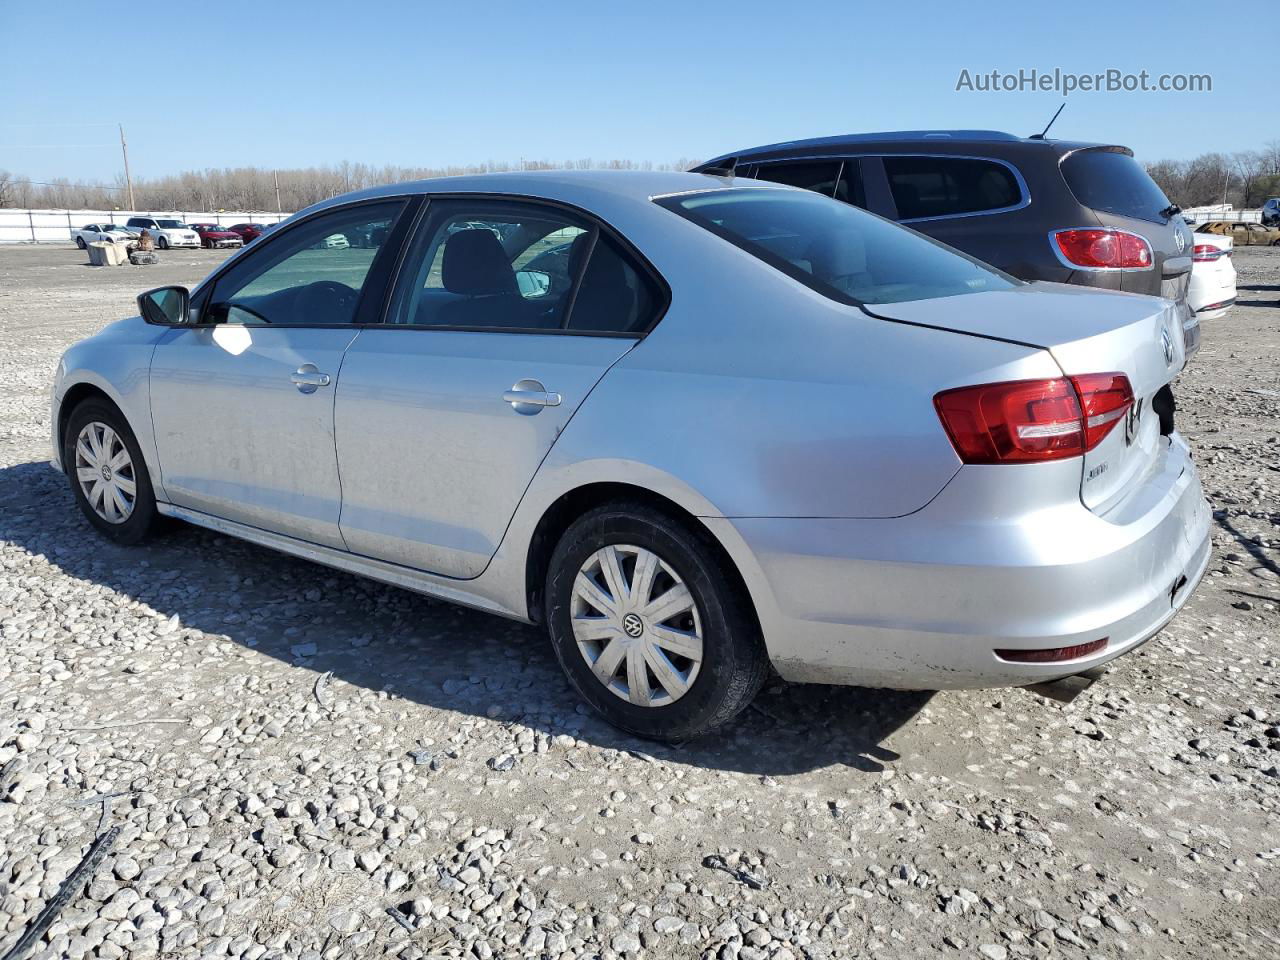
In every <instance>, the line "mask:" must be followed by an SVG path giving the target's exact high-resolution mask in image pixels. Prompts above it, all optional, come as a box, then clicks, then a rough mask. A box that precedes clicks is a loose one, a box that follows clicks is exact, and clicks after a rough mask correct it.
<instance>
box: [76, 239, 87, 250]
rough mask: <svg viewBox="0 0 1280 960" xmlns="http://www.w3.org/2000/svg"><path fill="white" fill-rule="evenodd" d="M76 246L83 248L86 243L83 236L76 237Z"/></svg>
mask: <svg viewBox="0 0 1280 960" xmlns="http://www.w3.org/2000/svg"><path fill="white" fill-rule="evenodd" d="M76 246H77V247H79V248H80V249H81V250H83V249H84V248H85V247H87V246H88V244H87V243H85V242H84V237H76Z"/></svg>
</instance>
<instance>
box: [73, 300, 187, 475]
mask: <svg viewBox="0 0 1280 960" xmlns="http://www.w3.org/2000/svg"><path fill="white" fill-rule="evenodd" d="M163 333H164V328H162V327H152V326H149V325H147V324H146V322H145V321H143V320H142V318H141V317H133V318H130V319H129V320H121V321H118V322H116V323H113V324H111V325H110V326H108V327H107V328H106V329H104V330H103V331H102V332H101V333H99V334H97V335H95V336H93V337H90V338H88V339H86V340H82V341H80V342H79V343H77V344H74V345H73V346H72V347H70V348H69V349H68V350H67V352H66V353H65V354H63V357H62V363H61V364H60V370H61V375H60V376H59V377H58V378H57V380H56V382H55V383H54V388H53V399H52V403H51V410H50V424H49V429H50V437H51V440H52V443H53V448H54V459H55V461H56V465H58V466H61V449H60V440H61V438H60V437H59V436H58V431H59V425H60V423H61V421H62V417H63V414H64V412H65V413H67V414H69V413H70V412H71V411H70V410H65V411H64V409H63V407H64V404H65V403H66V401H67V399H68V398H69V397H70V398H71V399H72V400H73V401H74V400H75V399H76V398H77V397H78V396H79V395H80V394H82V393H83V392H84V390H85V388H91V389H92V390H94V391H97V392H100V393H102V394H103V395H105V396H106V397H107V399H109V400H110V401H111V402H112V403H113V404H115V405H116V407H118V408H119V409H120V412H121V413H122V414H123V415H124V418H125V420H126V422H127V423H128V424H129V428H130V429H131V430H132V431H133V435H134V436H135V437H136V438H137V440H138V446H139V448H141V450H142V456H143V460H144V461H145V462H146V466H147V472H148V474H149V475H150V477H151V483H152V486H153V487H154V489H155V494H156V499H158V500H167V499H168V498H167V496H166V494H165V493H164V486H163V483H162V479H161V472H160V458H159V454H158V452H157V450H156V444H155V432H154V430H153V428H152V423H151V391H150V373H151V358H152V355H153V354H154V353H155V346H156V339H157V338H158V337H159V336H160V335H161V334H163Z"/></svg>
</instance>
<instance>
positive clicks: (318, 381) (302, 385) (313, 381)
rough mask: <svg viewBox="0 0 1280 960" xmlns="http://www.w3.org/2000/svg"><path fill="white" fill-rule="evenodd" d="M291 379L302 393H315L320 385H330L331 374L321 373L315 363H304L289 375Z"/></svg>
mask: <svg viewBox="0 0 1280 960" xmlns="http://www.w3.org/2000/svg"><path fill="white" fill-rule="evenodd" d="M289 379H290V380H292V381H293V382H294V385H295V386H296V387H297V388H298V390H299V391H300V392H302V393H315V392H316V390H317V389H319V388H320V387H327V386H328V385H329V375H328V374H327V373H321V372H320V371H319V369H318V368H317V367H316V365H315V364H314V363H304V364H303V365H302V366H300V367H299V368H298V369H297V370H295V371H294V372H293V373H291V374H290V375H289Z"/></svg>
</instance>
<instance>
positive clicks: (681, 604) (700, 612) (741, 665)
mask: <svg viewBox="0 0 1280 960" xmlns="http://www.w3.org/2000/svg"><path fill="white" fill-rule="evenodd" d="M546 621H547V625H548V630H549V632H550V635H551V642H552V646H553V647H554V649H555V653H556V658H557V659H558V660H559V661H560V666H561V667H562V668H563V669H564V672H565V674H566V675H567V676H568V678H569V681H570V682H571V683H572V684H573V686H574V688H575V689H576V690H577V691H578V693H579V694H580V695H581V696H582V698H583V699H584V700H586V701H587V703H588V704H590V705H591V707H593V708H594V709H595V710H596V711H597V712H598V713H599V714H601V715H602V716H603V717H604V718H605V719H606V720H608V721H609V722H610V723H612V724H614V725H615V726H617V727H621V728H622V729H624V730H627V731H629V732H631V733H635V734H638V735H639V736H642V737H648V738H650V739H654V740H665V741H670V742H679V741H683V740H689V739H691V738H693V737H698V736H702V735H704V734H707V733H710V732H712V731H714V730H716V729H717V728H719V727H721V726H723V725H724V724H726V723H728V722H729V721H730V720H731V719H733V717H734V716H735V715H737V714H738V713H739V712H740V711H741V710H742V709H743V708H745V707H746V706H747V704H748V703H750V702H751V699H752V697H754V696H755V694H756V692H757V691H758V690H759V689H760V685H761V684H762V683H763V682H764V679H765V676H766V674H767V671H768V659H767V657H766V655H765V651H764V644H763V642H762V640H761V637H760V633H759V629H758V627H757V626H756V623H755V620H754V617H752V616H751V614H750V610H749V607H748V600H747V598H746V597H745V596H744V591H743V589H742V588H741V587H740V586H739V585H738V580H737V576H736V574H735V573H734V571H732V570H731V569H728V563H727V561H726V560H725V559H724V558H723V557H722V556H721V554H720V553H719V551H718V550H717V549H716V548H715V546H714V545H713V543H712V542H711V541H710V538H709V535H707V534H705V533H702V532H698V531H692V530H690V529H689V528H688V527H687V526H686V525H685V524H684V523H682V522H681V521H680V520H678V519H676V518H675V517H673V516H671V515H669V514H666V513H663V512H662V511H659V510H655V509H653V508H652V507H649V506H647V505H644V504H640V503H622V504H612V505H606V506H603V507H598V508H596V509H594V510H591V511H590V512H588V513H586V514H584V515H583V516H582V517H580V518H579V519H578V520H576V521H575V522H574V523H573V524H572V525H571V526H570V527H569V529H568V530H566V531H565V533H564V535H563V536H562V537H561V538H560V542H559V544H557V546H556V548H555V551H554V553H553V554H552V558H551V563H550V566H549V569H548V572H547V589H546Z"/></svg>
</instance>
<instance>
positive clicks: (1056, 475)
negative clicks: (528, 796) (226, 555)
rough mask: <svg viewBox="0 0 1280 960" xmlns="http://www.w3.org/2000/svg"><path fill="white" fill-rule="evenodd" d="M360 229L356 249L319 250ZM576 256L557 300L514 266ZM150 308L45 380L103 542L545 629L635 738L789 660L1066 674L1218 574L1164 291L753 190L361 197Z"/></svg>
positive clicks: (1097, 658) (58, 449) (683, 177)
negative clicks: (225, 550)
mask: <svg viewBox="0 0 1280 960" xmlns="http://www.w3.org/2000/svg"><path fill="white" fill-rule="evenodd" d="M428 200H429V201H430V202H429V203H428V202H427V201H428ZM460 223H466V224H469V226H467V227H465V228H464V229H461V230H457V229H454V228H455V227H456V226H457V225H458V224H460ZM366 231H368V232H369V233H370V234H371V235H377V236H380V237H382V238H383V239H382V242H381V243H380V245H379V246H378V247H377V249H375V250H373V251H372V253H371V251H369V250H365V249H359V248H345V249H344V248H341V247H339V248H332V249H328V250H325V251H324V253H323V255H317V251H316V247H317V245H319V244H321V243H323V241H324V240H325V239H326V238H328V237H332V236H339V235H340V236H346V235H347V234H348V233H363V232H366ZM499 235H501V237H502V238H503V239H501V240H500V239H499ZM565 240H568V241H569V250H568V251H567V256H568V258H569V263H568V271H567V277H568V278H570V282H568V283H566V284H564V285H562V286H560V287H558V288H556V287H552V288H551V289H548V288H547V287H546V286H543V285H539V284H527V285H522V284H521V282H520V280H519V278H518V274H519V273H520V272H521V271H522V270H526V269H527V268H528V265H529V264H530V263H531V262H532V261H533V260H534V259H535V258H536V257H537V256H539V255H543V256H546V255H547V254H549V253H550V250H551V249H552V248H553V247H558V246H559V245H560V244H562V243H563V242H564V241H565ZM559 255H560V254H554V255H553V256H559ZM546 272H548V273H549V272H551V266H550V265H548V269H547V271H546ZM139 309H140V310H141V312H142V316H139V317H132V318H128V319H124V320H120V321H118V322H116V323H114V324H111V325H109V326H108V327H106V328H105V329H104V330H103V331H101V332H100V333H98V334H96V335H95V336H93V337H90V338H88V339H86V340H83V341H81V342H80V343H78V344H75V345H73V346H72V347H71V348H70V349H69V350H68V351H67V352H66V353H65V354H64V356H63V358H62V360H61V362H60V363H59V365H58V369H57V373H56V375H55V382H54V385H53V391H52V420H51V424H52V439H53V448H54V462H55V465H58V466H60V468H61V469H62V470H63V471H64V472H65V473H66V475H67V478H68V482H69V486H70V488H71V493H72V496H73V497H74V498H75V502H76V504H77V505H78V507H79V509H80V510H81V511H82V512H83V515H84V516H85V517H86V518H87V520H88V522H89V523H90V524H91V525H92V526H93V527H94V528H96V529H97V530H98V531H99V532H101V533H102V534H103V535H105V536H106V537H107V538H109V539H111V540H113V541H116V542H118V543H123V544H129V543H136V542H139V541H141V540H143V539H144V538H145V537H146V536H147V534H148V533H149V532H150V530H151V528H152V525H153V523H154V521H155V520H156V519H157V516H158V515H165V516H170V517H178V518H181V519H184V520H187V521H189V522H191V523H194V524H197V525H199V526H203V527H206V528H209V529H213V530H217V531H220V532H221V533H223V534H227V535H231V536H236V537H241V538H244V539H246V540H250V541H252V542H255V543H258V544H262V545H266V546H269V547H272V548H275V549H277V550H281V551H284V552H286V553H291V554H294V555H297V556H301V557H305V558H308V559H311V560H314V561H318V562H320V563H324V564H328V565H330V566H334V567H338V568H341V569H344V570H348V571H352V572H356V573H360V574H364V575H367V576H370V577H373V578H375V579H380V580H383V581H386V582H389V583H393V584H397V585H399V586H402V587H406V588H408V589H411V590H417V591H420V592H422V593H426V594H430V595H433V596H437V597H440V598H443V599H446V600H450V601H455V602H458V603H463V604H468V605H471V606H474V607H478V608H480V609H482V610H487V611H489V612H492V613H497V614H502V615H504V616H507V617H512V618H515V619H517V620H521V621H527V622H538V623H542V624H545V625H546V626H547V629H548V632H549V635H550V638H551V643H552V646H553V648H554V650H555V653H556V656H557V658H558V659H559V662H560V664H561V666H562V667H563V669H564V671H565V673H566V674H567V676H568V677H569V680H570V682H571V683H572V685H573V686H574V688H575V689H576V690H577V691H578V692H579V693H580V695H581V696H582V697H583V698H584V699H585V700H586V701H587V702H588V703H589V704H590V705H591V706H592V707H593V708H594V709H595V710H597V711H598V712H599V713H601V714H602V715H603V716H605V717H606V718H608V719H609V720H610V721H612V722H613V723H615V724H617V725H618V726H620V727H622V728H624V729H626V730H629V731H632V732H634V733H636V734H639V735H642V736H647V737H654V738H659V739H667V740H682V739H687V738H689V737H693V736H697V735H699V734H701V733H705V732H707V731H708V730H712V729H715V728H716V727H718V726H720V725H722V724H724V723H726V722H728V721H729V719H730V718H732V717H733V716H734V714H736V713H737V712H738V711H739V710H741V709H742V708H744V707H745V706H746V705H747V703H748V702H749V701H750V700H751V698H752V696H753V695H754V694H755V692H756V690H757V689H758V688H759V687H760V685H761V683H762V682H763V681H764V679H765V677H766V676H767V673H768V669H769V667H770V666H772V667H773V668H774V669H776V670H777V672H778V673H779V674H781V676H782V677H783V678H785V679H788V680H792V681H814V682H823V683H848V684H857V685H860V686H866V687H896V688H903V689H939V688H964V687H991V686H1006V685H1021V684H1029V683H1033V682H1039V681H1052V680H1054V679H1056V678H1063V677H1067V676H1070V675H1074V674H1077V673H1079V672H1081V671H1085V670H1089V669H1091V668H1093V667H1097V666H1100V665H1102V664H1105V663H1107V662H1108V661H1110V660H1112V659H1114V658H1115V657H1118V656H1121V655H1122V654H1125V653H1127V652H1129V651H1131V650H1133V649H1135V648H1136V647H1138V646H1139V645H1141V644H1142V643H1143V642H1144V641H1146V640H1148V639H1149V638H1150V637H1151V636H1153V635H1154V634H1155V633H1156V632H1157V631H1159V630H1160V629H1161V628H1162V627H1163V626H1164V624H1165V623H1167V622H1168V621H1169V619H1170V618H1171V617H1173V616H1174V614H1175V612H1176V611H1177V610H1178V609H1179V608H1180V607H1181V606H1182V605H1183V603H1185V602H1186V600H1187V598H1188V597H1189V596H1190V595H1191V592H1192V590H1193V589H1194V588H1195V586H1196V584H1197V582H1198V581H1199V579H1200V577H1201V576H1202V574H1203V572H1204V570H1205V567H1206V565H1207V564H1208V562H1209V549H1210V542H1209V511H1208V507H1207V504H1206V503H1205V499H1204V496H1203V494H1202V493H1201V489H1200V481H1199V479H1198V476H1197V473H1196V466H1195V463H1194V462H1193V461H1192V459H1191V456H1190V452H1189V447H1188V445H1187V443H1186V441H1185V440H1184V439H1183V438H1182V437H1181V436H1180V435H1179V434H1178V433H1177V431H1176V430H1175V424H1174V405H1173V402H1172V400H1173V398H1172V393H1171V392H1170V389H1169V383H1170V381H1171V380H1172V379H1173V378H1174V377H1175V376H1176V375H1177V374H1178V372H1179V371H1180V370H1181V369H1182V367H1183V364H1184V362H1185V353H1184V348H1183V343H1182V338H1181V337H1179V336H1178V335H1177V334H1178V329H1179V323H1180V317H1179V314H1178V311H1177V309H1176V307H1175V305H1174V304H1173V303H1171V302H1169V301H1167V300H1160V299H1156V298H1152V297H1134V296H1124V295H1118V294H1114V293H1109V292H1106V291H1102V290H1096V289H1092V288H1089V287H1082V286H1074V287H1073V286H1065V285H1062V284H1046V283H1026V282H1023V281H1021V280H1017V279H1015V278H1014V277H1011V276H1009V275H1008V274H1005V273H1002V272H1000V271H998V270H995V269H994V268H992V267H989V266H987V265H986V264H983V263H981V262H980V261H977V260H975V259H973V258H971V257H969V256H967V255H965V254H961V253H958V252H956V251H954V250H951V249H950V248H948V247H946V246H944V245H941V244H937V243H934V242H933V241H931V240H929V239H928V238H926V237H924V236H922V235H920V234H918V233H915V232H913V231H910V230H906V229H903V228H901V227H899V226H897V225H895V224H893V223H890V222H888V221H885V220H882V219H880V218H878V217H874V216H871V215H870V214H868V213H866V212H865V211H862V210H859V209H857V208H855V207H853V206H850V205H847V204H843V203H838V202H836V201H834V200H832V199H830V198H826V197H821V196H818V195H817V194H814V193H810V192H807V191H804V190H795V189H790V188H787V187H781V186H778V185H775V184H771V183H768V182H766V181H764V180H755V179H742V178H739V179H736V180H733V181H726V180H723V179H720V178H716V177H709V176H700V175H697V174H689V173H641V172H618V171H595V172H588V171H572V172H570V171H545V172H540V173H519V174H516V173H512V174H490V175H487V176H473V177H453V178H448V179H441V180H427V181H418V182H415V183H410V184H399V185H390V186H384V187H378V188H374V189H372V190H366V191H363V192H360V193H356V194H350V195H346V196H341V197H336V198H333V199H332V200H328V201H325V202H323V203H320V204H318V205H316V206H314V207H311V208H309V209H307V210H305V211H303V212H302V213H300V214H298V215H296V216H295V217H294V218H293V219H292V220H291V221H289V222H288V223H286V224H285V225H283V226H281V227H280V228H279V229H277V230H274V231H272V233H271V236H270V237H269V238H268V239H266V240H264V241H263V242H262V243H260V244H257V245H255V246H254V247H252V248H249V249H247V250H245V251H242V252H241V253H240V254H239V255H237V256H235V257H232V258H230V259H228V260H227V261H226V262H225V263H224V264H222V265H221V266H220V267H219V268H217V269H215V270H214V272H213V273H212V274H211V275H210V276H208V277H207V278H205V279H204V280H203V281H202V282H201V283H200V284H199V286H197V287H196V288H195V290H194V291H188V290H187V289H185V288H183V287H163V288H160V289H157V290H153V291H150V292H149V293H146V294H143V295H142V296H140V297H139ZM210 411H216V413H217V415H216V416H210V415H209V413H210ZM339 478H341V479H340V480H339ZM868 696H874V694H871V693H868Z"/></svg>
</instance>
